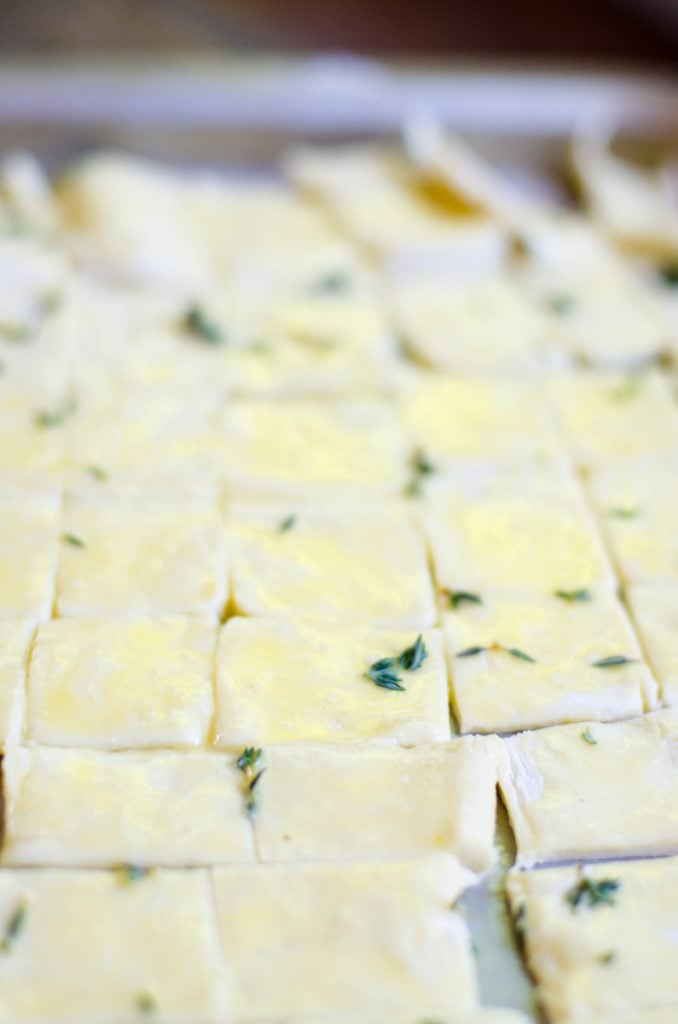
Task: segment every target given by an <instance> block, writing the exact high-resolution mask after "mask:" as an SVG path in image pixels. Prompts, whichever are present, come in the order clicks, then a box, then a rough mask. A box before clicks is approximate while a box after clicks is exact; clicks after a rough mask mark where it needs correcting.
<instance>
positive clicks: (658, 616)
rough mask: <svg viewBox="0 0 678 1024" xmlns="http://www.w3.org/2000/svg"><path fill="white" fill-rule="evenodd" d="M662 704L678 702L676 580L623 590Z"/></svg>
mask: <svg viewBox="0 0 678 1024" xmlns="http://www.w3.org/2000/svg"><path fill="white" fill-rule="evenodd" d="M626 597H627V600H628V602H629V604H630V606H631V612H632V614H633V617H634V619H635V622H636V625H637V626H638V628H639V631H640V639H641V643H642V644H643V647H644V649H645V651H646V653H647V657H648V660H649V662H650V664H651V665H652V667H653V669H654V672H655V674H656V676H657V679H658V680H659V686H660V690H661V695H662V699H663V701H664V703H665V704H678V583H677V584H676V585H673V586H672V585H671V584H667V585H664V586H658V587H652V586H649V585H647V584H638V585H637V586H634V587H629V589H628V591H627V593H626Z"/></svg>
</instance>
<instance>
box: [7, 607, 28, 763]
mask: <svg viewBox="0 0 678 1024" xmlns="http://www.w3.org/2000/svg"><path fill="white" fill-rule="evenodd" d="M34 633H35V623H33V622H27V621H22V620H14V621H12V620H8V621H3V620H0V748H1V749H4V747H5V746H6V745H7V744H8V743H11V742H17V741H18V740H19V738H20V736H21V728H22V725H23V718H24V708H25V693H26V672H27V664H28V658H29V651H30V646H31V640H32V638H33V635H34Z"/></svg>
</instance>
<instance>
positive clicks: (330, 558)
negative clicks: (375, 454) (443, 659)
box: [229, 501, 435, 629]
mask: <svg viewBox="0 0 678 1024" xmlns="http://www.w3.org/2000/svg"><path fill="white" fill-rule="evenodd" d="M230 511H231V522H230V531H229V540H230V546H231V557H232V562H233V570H232V588H233V601H234V604H235V609H236V611H237V612H239V613H240V614H245V615H287V616H289V615H295V614H298V613H299V612H302V613H309V614H328V615H332V616H334V617H336V618H339V619H343V620H350V621H353V622H355V621H360V620H365V621H368V622H373V623H374V624H375V625H388V626H394V627H412V628H414V629H423V628H426V627H428V626H431V625H433V621H434V617H435V610H434V604H433V594H432V590H431V582H430V578H429V573H428V568H427V564H426V554H425V551H424V545H423V542H422V539H421V537H420V536H419V534H418V533H417V532H416V530H415V529H414V526H413V525H412V523H411V522H410V519H409V517H408V516H407V515H406V514H405V512H404V511H403V510H401V508H400V506H396V505H395V504H394V505H393V506H391V507H389V506H387V505H386V504H384V503H381V504H380V505H379V506H378V508H375V507H374V506H366V505H361V506H358V505H350V504H348V505H344V504H336V505H334V506H327V507H323V508H322V509H321V508H309V507H303V506H302V505H300V504H299V503H297V502H296V501H290V503H289V504H287V505H283V504H275V505H274V504H271V505H266V506H263V505H259V506H257V505H254V504H252V505H243V504H234V505H233V507H232V509H231V510H230ZM290 520H291V524H292V525H291V526H290V527H287V528H283V527H285V526H286V524H287V523H288V522H290Z"/></svg>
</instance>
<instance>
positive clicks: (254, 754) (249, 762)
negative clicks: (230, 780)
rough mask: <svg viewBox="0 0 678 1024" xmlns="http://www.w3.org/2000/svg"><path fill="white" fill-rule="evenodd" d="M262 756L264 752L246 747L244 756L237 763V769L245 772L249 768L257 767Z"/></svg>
mask: <svg viewBox="0 0 678 1024" xmlns="http://www.w3.org/2000/svg"><path fill="white" fill-rule="evenodd" d="M262 754H263V751H262V750H257V749H256V748H255V747H245V749H244V750H243V752H242V754H241V755H240V757H239V758H238V760H237V761H236V762H235V766H236V768H239V769H240V771H241V772H244V771H245V770H246V769H247V768H253V767H255V765H256V763H257V761H258V760H259V758H260V757H261V756H262Z"/></svg>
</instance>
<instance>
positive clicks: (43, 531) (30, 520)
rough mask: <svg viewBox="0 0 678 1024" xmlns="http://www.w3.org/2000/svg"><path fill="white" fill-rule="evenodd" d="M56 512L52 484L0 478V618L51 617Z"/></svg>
mask: <svg viewBox="0 0 678 1024" xmlns="http://www.w3.org/2000/svg"><path fill="white" fill-rule="evenodd" d="M59 514H60V496H59V492H58V490H57V489H56V488H55V487H50V486H49V485H47V484H45V485H44V486H43V485H42V484H33V483H32V482H30V481H27V482H26V483H24V484H22V483H19V482H18V481H17V480H16V479H15V478H4V479H2V480H0V522H1V523H2V530H0V619H6V618H36V619H48V618H49V617H50V615H51V613H52V605H53V603H54V591H55V584H56V570H57V553H58V548H59V542H58V530H59Z"/></svg>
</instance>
